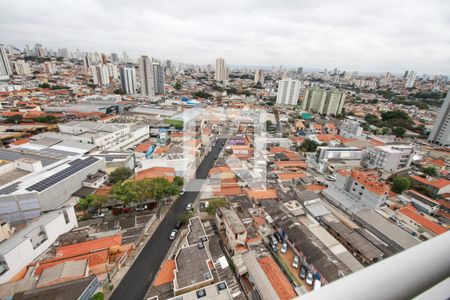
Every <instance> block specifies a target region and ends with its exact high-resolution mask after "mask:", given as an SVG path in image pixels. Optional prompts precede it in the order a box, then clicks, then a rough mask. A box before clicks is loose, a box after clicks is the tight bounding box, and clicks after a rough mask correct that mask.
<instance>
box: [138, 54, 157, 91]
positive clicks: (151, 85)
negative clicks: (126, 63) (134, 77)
mask: <svg viewBox="0 0 450 300" xmlns="http://www.w3.org/2000/svg"><path fill="white" fill-rule="evenodd" d="M138 65H139V77H140V80H141V95H142V96H144V97H154V96H155V82H154V79H153V65H152V60H151V59H150V58H149V57H148V56H145V55H143V56H141V57H140V58H139V60H138Z"/></svg>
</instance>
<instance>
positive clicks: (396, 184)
mask: <svg viewBox="0 0 450 300" xmlns="http://www.w3.org/2000/svg"><path fill="white" fill-rule="evenodd" d="M410 186H411V180H410V179H409V178H408V177H404V176H396V177H395V178H394V180H393V185H392V190H393V191H394V192H396V193H401V192H403V191H405V190H407V189H409V188H410Z"/></svg>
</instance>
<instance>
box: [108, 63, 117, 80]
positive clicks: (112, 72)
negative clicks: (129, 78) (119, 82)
mask: <svg viewBox="0 0 450 300" xmlns="http://www.w3.org/2000/svg"><path fill="white" fill-rule="evenodd" d="M106 66H107V67H108V74H109V77H110V78H112V79H119V69H118V68H117V65H115V64H113V63H108V64H106Z"/></svg>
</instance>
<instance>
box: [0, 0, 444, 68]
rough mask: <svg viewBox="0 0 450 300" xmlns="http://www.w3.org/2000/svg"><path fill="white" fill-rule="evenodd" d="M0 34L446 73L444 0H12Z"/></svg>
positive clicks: (203, 59) (251, 61)
mask: <svg viewBox="0 0 450 300" xmlns="http://www.w3.org/2000/svg"><path fill="white" fill-rule="evenodd" d="M0 28H2V30H1V31H0V42H3V43H8V44H13V45H16V46H19V47H23V46H24V45H25V44H30V46H31V45H33V44H34V43H35V42H39V43H42V44H43V45H44V46H45V47H47V48H53V49H56V48H63V47H67V48H70V49H76V48H79V49H80V50H85V51H99V52H118V53H121V52H122V51H127V52H128V53H129V54H131V55H133V56H136V57H137V56H138V55H142V54H147V55H151V56H153V57H158V58H161V59H172V60H175V61H179V62H186V63H197V64H207V63H214V59H215V58H216V57H218V56H222V57H224V58H225V60H226V62H227V63H229V64H235V65H289V66H304V67H306V68H308V67H309V68H333V67H338V68H340V69H346V70H360V71H374V72H383V71H391V72H402V71H403V70H406V69H413V70H416V71H418V72H420V73H428V74H448V73H449V70H450V55H448V53H450V35H449V34H448V29H449V28H450V5H449V4H448V1H445V0H442V1H439V0H435V1H419V0H412V1H395V0H394V1H391V0H381V1H370V2H369V1H333V0H329V1H304V0H301V1H300V0H298V1H296V0H291V1H289V0H287V1H286V0H283V1H268V0H262V1H261V0H259V1H256V0H249V1H239V0H232V1H231V0H230V1H212V0H210V1H205V0H197V1H186V0H184V1H183V0H170V1H148V0H128V1H118V0H111V1H108V0H80V1H70V0H60V1H57V0H53V1H52V0H41V1H39V2H36V1H31V0H25V1H24V0H22V1H6V2H5V3H3V4H2V10H1V11H0Z"/></svg>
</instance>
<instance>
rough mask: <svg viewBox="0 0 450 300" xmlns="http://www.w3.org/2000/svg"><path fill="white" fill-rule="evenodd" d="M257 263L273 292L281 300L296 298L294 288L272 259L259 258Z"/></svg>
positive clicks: (266, 257)
mask: <svg viewBox="0 0 450 300" xmlns="http://www.w3.org/2000/svg"><path fill="white" fill-rule="evenodd" d="M258 263H259V264H260V266H261V268H262V269H263V270H264V273H265V274H266V276H267V278H268V279H269V281H270V284H271V285H272V286H273V288H274V289H275V292H276V293H277V295H278V297H279V298H280V299H281V300H290V299H294V298H296V297H297V294H296V293H295V291H294V288H293V287H292V285H291V284H290V283H289V280H288V279H287V278H286V276H285V275H284V274H283V272H282V271H281V269H280V267H279V266H278V264H277V263H276V262H275V261H274V260H273V258H272V257H270V256H265V257H262V258H259V259H258Z"/></svg>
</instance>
